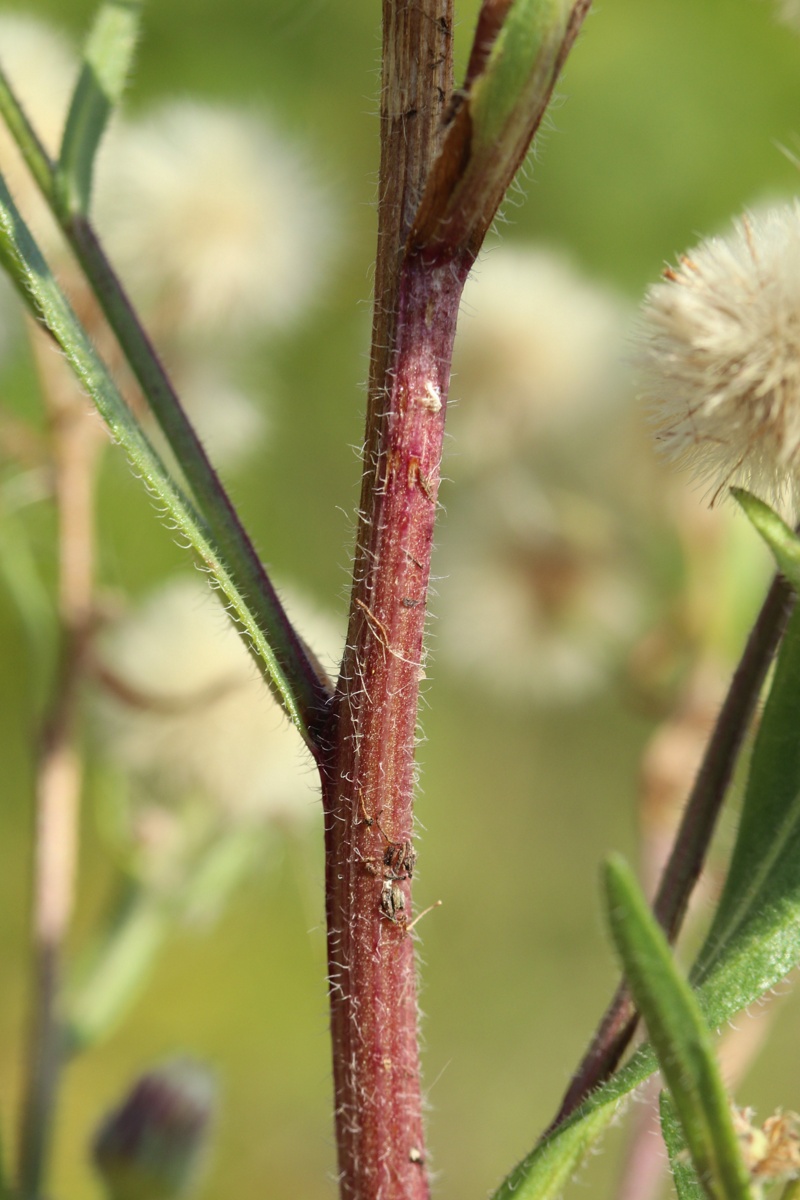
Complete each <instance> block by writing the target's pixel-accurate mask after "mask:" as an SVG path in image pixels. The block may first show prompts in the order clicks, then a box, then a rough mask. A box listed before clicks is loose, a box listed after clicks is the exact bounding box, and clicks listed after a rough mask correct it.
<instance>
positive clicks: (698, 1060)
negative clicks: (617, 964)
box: [604, 858, 750, 1200]
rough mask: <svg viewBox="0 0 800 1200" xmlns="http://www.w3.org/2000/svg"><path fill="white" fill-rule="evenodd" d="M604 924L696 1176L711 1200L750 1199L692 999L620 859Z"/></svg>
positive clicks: (613, 869)
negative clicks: (658, 1068)
mask: <svg viewBox="0 0 800 1200" xmlns="http://www.w3.org/2000/svg"><path fill="white" fill-rule="evenodd" d="M604 883H605V891H606V900H607V910H608V919H609V924H610V926H611V932H612V934H613V936H614V942H615V945H616V947H617V950H618V952H619V956H620V958H621V959H622V966H623V970H624V972H625V977H626V979H627V981H628V986H629V987H630V989H631V994H632V996H633V999H634V1001H635V1003H636V1007H637V1008H638V1010H639V1012H640V1013H641V1015H642V1017H643V1018H644V1021H645V1023H646V1025H647V1030H648V1033H649V1034H650V1040H651V1042H652V1044H653V1047H654V1049H655V1052H656V1054H657V1056H658V1062H659V1066H660V1067H661V1074H662V1075H663V1077H664V1079H665V1081H666V1083H667V1085H668V1087H669V1091H670V1095H671V1097H672V1100H673V1102H674V1104H675V1108H676V1110H677V1113H678V1117H679V1119H680V1122H681V1126H682V1128H683V1132H684V1136H685V1138H686V1144H687V1146H688V1147H689V1153H690V1154H691V1156H692V1162H693V1163H694V1166H695V1170H696V1171H697V1175H698V1178H699V1179H700V1182H701V1184H702V1186H703V1188H704V1190H705V1193H706V1195H707V1196H709V1197H711V1200H749V1198H750V1187H749V1176H748V1173H747V1169H746V1167H745V1165H744V1162H743V1160H742V1156H741V1152H740V1149H739V1141H738V1139H737V1137H736V1133H735V1131H734V1128H733V1119H732V1116H731V1105H730V1101H729V1099H728V1095H727V1093H726V1091H725V1087H724V1085H723V1083H722V1076H721V1074H720V1071H719V1067H718V1065H717V1060H716V1057H715V1055H714V1047H713V1045H712V1042H711V1036H710V1034H709V1032H708V1029H707V1027H706V1024H705V1021H704V1019H703V1014H702V1012H701V1010H700V1006H699V1004H698V1002H697V999H696V997H695V995H694V993H693V992H692V989H691V987H690V986H689V984H688V982H687V981H686V979H684V978H683V976H682V975H681V974H680V972H679V970H678V968H677V966H676V964H675V960H674V958H673V956H672V950H671V949H670V946H669V943H668V941H667V939H666V936H665V935H664V931H663V930H662V929H661V927H660V926H659V924H658V922H657V921H656V919H655V917H654V916H653V914H652V912H651V911H650V907H649V905H648V903H647V901H646V900H645V898H644V896H643V895H642V892H641V890H640V888H639V886H638V884H637V882H636V879H635V877H634V874H633V872H632V871H631V869H630V867H629V866H628V865H627V863H625V862H624V861H623V860H622V859H620V858H612V859H610V860H609V861H608V862H607V863H606V867H605V872H604Z"/></svg>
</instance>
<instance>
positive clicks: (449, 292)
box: [322, 0, 469, 1200]
mask: <svg viewBox="0 0 800 1200" xmlns="http://www.w3.org/2000/svg"><path fill="white" fill-rule="evenodd" d="M451 23H452V6H451V2H450V0H421V2H420V3H417V2H415V3H411V2H410V0H384V4H383V80H382V91H381V173H380V193H379V194H380V197H381V200H380V207H379V215H378V257H377V264H376V278H375V302H374V318H373V343H372V344H373V349H372V358H371V364H370V384H369V396H368V411H367V428H366V438H365V449H364V474H363V480H362V493H361V511H360V518H359V528H358V537H357V545H356V561H355V569H354V584H353V595H352V603H351V612H350V626H349V631H348V642H347V649H346V651H345V659H344V663H343V667H342V673H341V677H340V680H339V685H338V689H337V693H336V697H335V701H334V712H333V720H332V728H331V733H332V744H331V753H330V759H329V762H328V765H327V769H326V770H324V771H323V773H322V779H323V802H324V810H325V824H326V831H325V832H326V907H327V921H328V959H329V976H330V979H329V991H330V1004H331V1032H332V1041H333V1075H334V1090H335V1111H336V1136H337V1146H338V1157H339V1172H340V1195H341V1197H342V1200H375V1197H377V1196H380V1197H381V1200H425V1198H426V1197H427V1196H428V1194H429V1189H428V1177H427V1168H426V1162H425V1145H424V1133H423V1121H422V1095H421V1086H420V1073H419V1047H418V1043H417V1021H418V1013H417V1001H416V974H415V958H414V942H413V938H412V937H411V935H410V932H409V931H408V930H407V928H406V925H407V920H406V919H405V918H406V914H410V910H411V891H410V875H411V870H412V868H413V856H412V857H409V856H408V855H407V854H406V853H404V852H403V851H402V849H401V850H400V853H399V861H398V862H397V863H396V864H395V866H392V867H390V866H386V865H385V864H384V854H385V852H386V851H387V846H388V843H389V842H391V843H395V844H396V845H398V846H399V847H402V846H403V845H404V843H409V845H410V842H411V838H412V834H413V816H412V800H413V789H414V748H415V735H416V722H417V704H418V696H419V684H420V679H421V678H422V676H423V673H424V671H423V666H422V661H423V649H422V641H423V631H424V623H425V611H426V600H427V587H428V577H429V572H430V554H431V542H432V536H433V524H434V518H435V514H436V497H437V491H438V485H439V462H440V456H441V447H442V437H443V430H444V412H445V406H446V400H447V391H448V385H449V375H450V356H451V352H452V342H453V337H454V334H455V323H456V317H457V313H458V303H459V298H460V293H461V287H462V286H463V282H464V279H465V278H466V273H467V271H468V269H469V263H468V262H464V263H462V264H460V265H459V267H458V268H456V269H454V268H453V266H452V265H451V263H436V262H430V261H426V260H424V259H423V258H421V257H419V256H413V257H410V258H409V257H408V256H407V255H406V254H405V253H404V246H405V241H406V236H407V232H408V229H409V227H410V224H411V220H412V218H413V214H414V210H415V206H416V204H417V202H418V199H419V196H420V194H421V191H422V185H423V183H424V180H425V177H426V174H427V171H428V168H429V165H430V163H431V161H432V159H433V157H434V155H435V152H436V149H437V135H438V128H439V122H440V118H441V114H442V112H443V111H444V108H445V106H446V104H447V101H448V99H449V96H450V92H451V88H452V58H451V28H452V24H451ZM400 905H403V907H402V908H401V907H400ZM393 918H394V919H393Z"/></svg>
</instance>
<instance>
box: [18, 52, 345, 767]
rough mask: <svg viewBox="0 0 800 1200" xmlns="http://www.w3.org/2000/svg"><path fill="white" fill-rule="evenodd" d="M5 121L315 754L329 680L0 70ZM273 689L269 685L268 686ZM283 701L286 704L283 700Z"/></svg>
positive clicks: (94, 239)
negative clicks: (261, 635)
mask: <svg viewBox="0 0 800 1200" xmlns="http://www.w3.org/2000/svg"><path fill="white" fill-rule="evenodd" d="M0 115H2V117H3V119H4V120H5V122H6V124H7V125H8V128H9V131H10V132H11V133H12V135H13V137H14V139H15V141H16V143H17V145H18V147H19V149H20V152H21V153H22V155H23V157H24V158H25V162H26V164H27V166H28V168H29V169H30V171H31V172H32V174H33V175H34V178H35V179H36V182H37V184H38V185H39V188H40V189H41V192H42V195H43V196H44V198H45V200H46V201H47V203H48V204H49V206H50V208H51V211H52V213H53V216H54V218H55V219H56V221H57V222H58V224H59V226H60V228H61V230H62V232H63V234H64V235H65V237H66V238H67V241H68V242H69V244H70V246H71V248H72V250H73V252H74V254H75V256H76V258H77V259H78V262H79V263H80V266H81V268H82V270H83V272H84V275H85V277H86V279H87V281H88V283H89V285H90V287H91V289H92V291H93V292H94V295H95V297H96V299H97V302H98V303H99V305H100V307H101V309H102V310H103V313H104V314H105V317H106V320H107V321H108V324H109V326H110V328H111V329H112V331H113V333H114V336H115V337H116V339H117V340H118V342H119V345H120V347H121V349H122V351H123V353H124V355H125V358H126V359H127V361H128V363H129V365H130V368H131V370H132V371H133V374H134V376H135V377H136V379H137V381H138V383H139V386H140V387H141V389H142V392H143V394H144V397H145V399H146V401H147V403H148V405H149V406H150V408H151V411H152V413H153V415H154V417H155V418H156V420H157V421H158V423H159V425H160V427H161V430H162V432H163V434H164V436H165V438H166V439H167V442H168V443H169V446H170V448H171V449H172V452H173V454H174V455H175V457H176V459H177V461H178V463H179V464H180V467H181V470H182V472H183V474H184V476H185V479H186V481H187V483H188V484H189V487H190V488H191V490H192V492H193V495H194V497H195V500H196V501H197V504H198V507H199V508H200V510H201V512H202V514H203V516H204V517H205V519H206V521H207V523H208V527H209V530H210V531H211V534H212V536H213V539H214V541H215V542H216V545H217V547H218V549H219V552H220V554H221V555H222V557H223V559H224V560H225V563H226V565H227V567H228V569H229V571H230V574H231V576H232V577H233V579H234V581H235V582H236V585H237V587H238V590H239V591H240V592H241V593H242V595H243V596H244V597H245V598H246V600H247V602H248V606H249V608H250V609H251V610H252V611H253V613H254V615H255V617H256V618H257V620H258V622H259V626H260V628H261V629H262V630H263V632H264V633H265V634H266V635H267V640H268V641H269V644H270V648H271V650H272V651H273V653H274V654H275V658H276V660H277V662H278V663H279V665H280V668H281V670H282V672H283V674H284V676H285V679H286V682H287V684H288V685H289V687H290V689H291V692H292V697H293V700H294V702H295V705H296V708H297V714H293V713H292V711H290V710H289V708H288V707H287V712H288V713H289V716H290V718H292V719H295V718H297V719H295V723H296V724H299V727H300V731H301V733H302V734H303V736H304V737H305V739H306V742H307V744H308V745H309V747H310V749H311V750H312V753H314V754H316V753H317V734H318V733H319V729H320V726H321V724H322V722H323V720H324V717H325V712H326V708H327V704H328V701H329V699H330V693H329V684H328V680H327V679H325V678H323V676H322V673H321V671H320V669H319V668H318V667H317V665H316V663H315V661H314V660H313V659H312V656H311V655H310V654H309V652H308V649H307V647H306V646H305V644H304V642H303V641H302V639H301V638H300V637H299V636H298V634H297V632H296V630H295V629H294V626H293V625H292V623H291V621H290V620H289V617H288V615H287V613H286V611H285V609H284V607H283V605H282V604H281V601H280V599H279V597H278V595H277V593H276V592H275V589H274V587H273V586H272V583H271V581H270V579H269V577H268V575H267V572H266V570H265V569H264V565H263V563H262V562H261V560H260V558H259V557H258V554H257V552H256V550H255V547H254V546H253V543H252V542H251V540H250V538H249V537H248V535H247V533H246V531H245V529H244V526H243V525H242V523H241V520H240V518H239V515H238V513H237V511H236V509H235V508H234V506H233V504H232V503H231V500H230V497H229V496H228V494H227V492H226V490H225V488H224V487H223V484H222V482H221V480H220V478H219V476H218V475H217V473H216V471H215V470H214V468H213V466H212V465H211V462H210V461H209V458H208V455H207V454H206V451H205V448H204V447H203V444H202V442H201V441H200V439H199V438H198V436H197V434H196V432H195V430H194V429H193V427H192V425H191V423H190V422H189V420H188V418H187V416H186V413H185V412H184V410H183V407H182V405H181V403H180V400H179V398H178V395H177V393H176V392H175V389H174V387H173V386H172V382H171V380H170V379H169V376H168V375H167V373H166V370H165V369H164V366H163V364H162V362H161V360H160V358H159V357H158V354H157V353H156V351H155V348H154V347H153V345H152V343H151V341H150V339H149V337H148V336H147V333H146V332H145V329H144V327H143V325H142V323H141V321H140V320H139V318H138V316H137V314H136V312H135V310H134V309H133V306H132V305H131V303H130V300H129V299H128V296H127V294H126V292H125V290H124V288H123V286H122V284H121V282H120V280H119V278H118V276H117V274H116V273H115V271H114V269H113V267H112V266H111V264H110V262H109V261H108V258H107V257H106V254H105V252H104V250H103V248H102V246H101V245H100V242H99V241H98V239H97V236H96V235H95V233H94V230H93V228H92V226H91V224H90V222H89V221H88V220H87V219H86V218H85V217H83V216H80V215H77V214H74V213H72V212H70V211H69V210H68V209H65V208H64V206H63V204H62V203H61V201H60V196H59V188H58V186H57V182H58V181H57V175H56V171H57V168H56V167H55V166H54V164H53V163H52V162H51V160H50V158H49V156H48V155H47V153H46V151H45V150H44V148H43V147H42V144H41V142H40V140H39V138H38V137H37V134H36V131H35V130H34V129H33V127H32V126H31V124H30V122H29V121H28V119H27V116H26V115H25V112H24V110H23V109H22V106H21V105H20V103H19V101H18V100H17V98H16V96H15V94H14V92H13V90H12V88H11V86H10V84H9V82H8V80H7V79H6V77H5V75H4V74H3V72H2V69H0ZM268 682H269V681H268ZM278 699H279V702H281V703H284V707H286V705H285V702H284V698H282V697H281V696H280V695H279V697H278Z"/></svg>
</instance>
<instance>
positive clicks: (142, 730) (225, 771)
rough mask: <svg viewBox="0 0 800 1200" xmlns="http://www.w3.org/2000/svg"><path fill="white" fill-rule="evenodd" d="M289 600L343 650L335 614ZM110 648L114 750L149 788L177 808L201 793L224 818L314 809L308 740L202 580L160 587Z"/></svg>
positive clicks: (317, 642) (104, 718) (113, 635)
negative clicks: (306, 761)
mask: <svg viewBox="0 0 800 1200" xmlns="http://www.w3.org/2000/svg"><path fill="white" fill-rule="evenodd" d="M289 609H290V611H291V612H292V613H293V614H295V613H296V614H298V616H299V623H300V626H301V628H302V629H303V631H304V634H305V635H306V636H307V637H308V639H309V644H311V645H313V646H314V647H315V648H316V649H317V650H318V651H319V650H320V649H321V650H322V652H323V653H327V652H328V651H329V650H330V651H334V652H335V650H336V648H337V641H338V640H339V639H338V633H337V630H336V629H335V624H334V622H333V621H332V620H331V618H330V617H327V616H324V615H321V614H319V613H318V612H314V611H313V609H312V607H311V605H309V603H308V602H307V601H304V600H303V599H302V598H297V597H294V598H292V599H290V600H289ZM101 655H102V663H103V666H104V669H105V679H106V684H107V686H106V688H105V689H104V690H103V692H102V693H101V695H100V696H99V697H98V708H99V713H98V716H99V720H100V723H101V728H102V736H103V747H104V750H105V751H106V752H107V753H108V755H109V756H110V757H111V758H112V759H114V760H115V761H116V762H117V763H118V764H119V765H120V766H122V767H123V768H124V769H125V770H126V771H128V772H129V773H130V774H131V775H132V776H133V778H134V780H135V781H136V782H137V784H138V786H139V790H140V791H141V792H142V793H143V794H144V795H146V796H148V797H150V798H152V799H155V800H158V801H162V802H163V803H165V804H166V805H168V806H169V805H174V804H178V803H180V801H181V799H185V798H193V799H196V800H199V801H200V802H203V803H206V804H209V805H211V806H212V808H213V809H214V810H215V811H216V812H217V813H218V815H219V818H220V819H221V820H223V821H226V820H227V821H235V820H239V819H246V820H253V819H261V818H263V819H279V820H280V819H304V818H307V817H311V816H313V815H314V813H315V812H316V807H317V806H316V805H315V802H314V792H313V788H312V785H311V783H310V782H309V780H308V779H307V778H305V777H304V776H303V774H302V772H300V771H299V770H298V766H299V764H300V762H301V761H302V757H303V753H304V752H303V748H302V744H301V742H300V740H299V738H298V736H297V734H296V732H295V731H294V730H293V729H292V728H291V726H290V725H289V723H288V721H287V720H286V718H285V717H284V716H283V714H282V713H281V712H280V710H279V708H278V706H277V704H276V703H275V701H274V700H273V699H272V697H271V696H270V694H269V692H268V690H267V687H266V684H265V683H264V681H263V680H262V679H261V677H260V676H259V674H258V672H257V670H256V667H255V665H254V664H253V662H252V660H251V658H250V656H249V654H248V653H247V650H246V649H245V647H244V645H243V643H242V641H241V638H240V637H239V635H238V633H237V632H236V630H235V629H234V628H233V625H232V624H231V621H230V619H229V618H228V616H227V615H226V613H225V612H224V611H223V609H222V605H220V604H219V602H218V601H217V600H216V599H215V598H214V597H213V596H211V595H210V594H209V592H208V589H207V587H206V586H205V585H204V583H203V582H202V581H201V580H200V579H192V578H178V579H175V580H173V581H171V582H169V583H167V584H165V585H164V586H162V587H161V588H159V589H158V590H157V591H155V592H154V593H153V594H151V595H150V596H149V597H148V598H147V599H146V600H145V601H144V603H142V604H141V605H140V606H139V607H138V608H137V609H135V610H134V611H132V612H131V613H130V614H128V615H127V616H125V617H123V618H122V619H121V620H120V621H118V622H116V623H115V624H114V625H113V626H112V627H111V628H109V629H108V630H107V632H106V634H105V636H104V638H103V641H102V645H101Z"/></svg>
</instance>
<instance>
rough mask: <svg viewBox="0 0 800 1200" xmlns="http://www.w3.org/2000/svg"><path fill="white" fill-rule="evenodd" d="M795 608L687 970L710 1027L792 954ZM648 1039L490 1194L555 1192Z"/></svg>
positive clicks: (797, 833)
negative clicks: (724, 867)
mask: <svg viewBox="0 0 800 1200" xmlns="http://www.w3.org/2000/svg"><path fill="white" fill-rule="evenodd" d="M799 695H800V616H795V617H794V618H793V620H792V622H791V624H790V626H789V629H788V631H787V633H786V636H785V638H784V642H783V647H782V650H781V653H780V655H779V658H778V663H777V667H776V671H775V677H774V680H773V683H772V687H771V689H770V694H769V698H768V700H767V704H766V706H765V709H764V714H763V717H762V721H761V727H760V730H759V734H758V737H757V739H756V745H755V748H754V751H753V758H752V763H751V768H750V778H749V781H748V786H747V793H746V797H745V803H744V809H743V813H742V820H741V823H740V827H739V834H738V837H737V842H736V847H735V849H734V854H733V860H732V863H731V869H730V872H729V877H728V882H727V883H726V887H725V891H724V893H723V896H722V899H721V901H720V908H719V911H718V916H717V918H716V919H715V921H714V923H713V926H712V929H711V931H710V933H709V936H708V938H707V940H706V945H705V947H704V949H703V950H702V951H701V954H700V956H699V958H698V962H697V965H696V967H695V969H694V970H693V972H692V976H691V978H692V982H693V983H695V984H696V985H697V989H698V992H697V994H698V1000H699V1001H700V1006H701V1008H702V1011H703V1014H704V1016H705V1020H706V1024H707V1025H708V1026H709V1027H710V1028H712V1029H714V1028H717V1027H718V1026H720V1025H723V1024H724V1023H725V1022H726V1021H729V1020H730V1019H731V1018H732V1017H734V1016H735V1015H736V1014H737V1013H739V1012H741V1011H742V1009H744V1008H746V1007H747V1006H748V1004H752V1003H753V1001H755V1000H758V998H759V997H760V996H763V995H764V993H765V992H768V991H769V990H770V989H771V988H773V987H775V985H776V984H778V983H780V982H781V980H783V979H784V978H785V977H786V976H787V975H788V974H789V973H790V971H792V970H793V969H794V968H795V967H796V966H797V964H798V962H800V738H798V736H797V698H798V696H799ZM655 1066H656V1063H655V1056H654V1054H653V1052H652V1050H651V1049H650V1048H649V1047H643V1048H642V1049H641V1050H639V1051H637V1053H636V1054H634V1055H633V1057H632V1058H631V1060H630V1061H629V1063H628V1064H627V1065H626V1066H625V1067H623V1068H622V1070H620V1071H618V1072H617V1073H616V1074H615V1075H614V1076H613V1078H612V1079H610V1080H609V1081H608V1083H606V1084H604V1085H603V1087H601V1088H598V1090H597V1091H596V1092H595V1093H594V1094H593V1095H592V1096H590V1097H589V1099H588V1100H587V1101H586V1102H585V1103H584V1104H583V1105H582V1106H581V1107H580V1108H579V1109H577V1110H576V1112H575V1113H573V1114H572V1116H571V1117H570V1118H569V1119H568V1120H567V1121H565V1122H564V1123H563V1124H562V1125H560V1126H559V1127H558V1128H557V1129H555V1130H554V1131H553V1132H552V1133H550V1134H549V1135H548V1136H547V1137H545V1138H543V1139H542V1141H541V1142H540V1143H539V1145H538V1146H536V1147H535V1148H534V1149H533V1150H532V1151H531V1153H530V1154H529V1155H528V1156H527V1157H526V1158H525V1159H524V1160H523V1161H522V1162H521V1163H520V1164H519V1165H518V1166H517V1167H516V1168H515V1169H514V1171H513V1172H512V1173H511V1175H510V1176H509V1177H508V1179H507V1180H506V1182H505V1183H504V1184H502V1185H501V1188H500V1189H499V1191H498V1192H497V1193H496V1195H495V1200H511V1198H512V1197H515V1198H516V1200H520V1198H523V1200H556V1197H558V1196H559V1195H560V1194H561V1191H562V1189H563V1187H564V1185H565V1184H566V1183H567V1181H568V1180H569V1179H570V1178H571V1177H572V1175H573V1174H574V1173H575V1171H576V1170H577V1168H578V1166H579V1165H580V1163H581V1161H582V1159H583V1158H584V1156H585V1154H586V1153H587V1151H588V1150H589V1149H590V1147H591V1146H592V1144H593V1143H594V1142H595V1141H596V1140H597V1138H598V1137H600V1136H601V1135H602V1133H603V1131H604V1129H605V1128H607V1126H608V1125H609V1123H610V1122H611V1120H612V1119H613V1117H614V1115H615V1113H617V1112H618V1110H619V1107H620V1105H621V1104H622V1103H623V1102H624V1100H625V1099H626V1097H628V1096H629V1095H630V1094H631V1092H633V1091H634V1090H635V1088H636V1087H637V1086H638V1085H639V1084H640V1083H642V1082H644V1080H645V1079H646V1078H647V1077H648V1075H650V1074H651V1073H652V1071H653V1070H654V1069H655Z"/></svg>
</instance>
